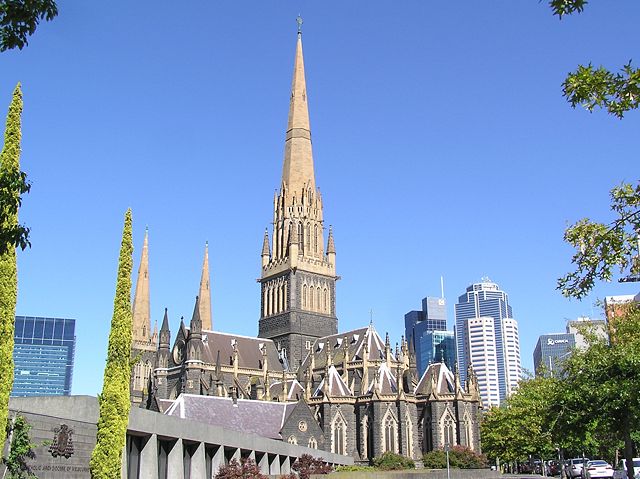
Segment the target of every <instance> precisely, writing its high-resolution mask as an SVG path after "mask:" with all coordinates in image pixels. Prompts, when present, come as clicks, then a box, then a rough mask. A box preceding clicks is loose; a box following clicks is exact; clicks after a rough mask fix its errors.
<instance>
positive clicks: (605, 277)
mask: <svg viewBox="0 0 640 479" xmlns="http://www.w3.org/2000/svg"><path fill="white" fill-rule="evenodd" d="M639 207H640V184H639V185H636V186H633V185H631V184H628V183H623V184H621V185H620V186H616V187H615V188H613V189H612V190H611V210H612V211H613V213H614V219H613V221H611V222H609V223H599V222H594V221H591V220H589V219H587V218H583V219H581V220H580V221H578V222H577V223H575V224H574V225H572V226H570V227H569V228H567V230H566V231H565V233H564V239H565V241H566V242H567V243H569V244H570V245H571V246H573V247H574V248H575V253H574V255H573V258H572V260H571V261H572V263H573V264H574V265H575V266H576V269H575V271H572V272H570V273H568V274H566V275H565V276H564V277H562V278H560V279H559V280H558V289H560V290H561V291H562V294H564V295H565V296H567V297H573V298H577V299H581V298H584V297H585V296H586V295H587V294H589V292H590V291H591V290H592V289H593V287H594V286H595V284H596V281H611V280H612V279H613V277H614V274H615V273H616V272H619V273H620V274H627V273H628V274H629V275H630V277H631V278H634V277H637V276H638V275H640V257H639V253H638V249H637V248H638V247H640V245H639V244H638V235H639V234H640V209H639ZM627 278H628V277H627ZM622 279H623V280H624V279H625V278H622Z"/></svg>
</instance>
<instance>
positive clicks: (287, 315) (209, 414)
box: [131, 31, 482, 462]
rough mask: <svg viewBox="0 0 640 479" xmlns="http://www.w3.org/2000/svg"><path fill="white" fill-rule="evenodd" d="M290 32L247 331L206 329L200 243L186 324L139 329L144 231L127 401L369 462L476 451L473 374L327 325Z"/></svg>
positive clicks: (330, 304)
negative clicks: (289, 70)
mask: <svg viewBox="0 0 640 479" xmlns="http://www.w3.org/2000/svg"><path fill="white" fill-rule="evenodd" d="M307 101H308V96H307V88H306V80H305V73H304V59H303V52H302V35H301V33H300V31H299V32H298V37H297V44H296V53H295V62H294V71H293V82H292V85H291V97H290V105H289V116H288V123H287V130H286V135H285V146H284V161H283V167H282V182H281V184H280V190H279V192H278V193H277V194H276V196H275V198H274V200H273V208H274V212H273V230H272V232H271V236H269V231H265V234H264V238H263V243H262V251H261V276H260V280H259V282H260V317H259V321H258V336H257V337H246V336H241V335H237V334H232V333H223V332H219V331H216V330H215V329H214V327H213V323H212V312H211V291H210V289H209V258H208V247H205V251H204V261H203V267H202V276H201V280H200V289H199V292H198V296H197V297H196V299H195V304H194V310H193V315H192V318H191V320H190V322H189V324H188V325H187V324H185V322H184V321H181V322H180V326H179V329H178V331H176V332H174V334H173V338H172V334H171V331H170V329H169V318H168V313H167V311H166V310H165V313H164V318H163V320H162V325H161V327H160V330H159V331H158V329H157V323H156V327H155V328H154V329H153V331H152V330H151V318H150V308H149V274H148V271H149V244H148V233H145V238H144V245H143V249H142V255H141V260H140V268H139V270H138V278H137V283H136V289H135V297H134V302H133V343H132V357H133V358H134V359H135V365H134V368H133V371H132V378H131V401H132V403H133V404H134V405H136V406H139V407H144V408H148V409H153V410H156V411H158V412H160V413H163V414H169V415H176V416H179V417H183V418H187V419H191V420H196V421H199V422H203V423H208V424H211V425H213V426H225V427H227V428H231V429H234V428H235V429H237V430H243V431H249V432H255V433H256V434H258V435H262V436H264V437H271V438H276V439H280V440H282V441H288V442H290V443H292V444H298V445H304V446H308V447H310V448H314V449H324V450H327V451H331V452H335V453H339V454H344V455H350V456H353V457H354V458H355V459H356V461H360V462H368V461H370V460H371V459H373V458H375V457H377V456H380V455H381V454H383V453H384V452H385V451H392V452H396V453H398V454H402V455H404V456H407V457H411V458H413V459H420V458H421V457H422V454H424V453H425V452H428V451H431V450H434V449H439V448H443V447H444V446H445V445H451V446H453V445H463V446H467V447H469V448H471V449H473V450H474V451H478V452H479V451H480V435H479V420H480V410H481V407H482V405H481V400H480V395H479V390H478V384H477V381H476V376H475V374H474V372H473V370H469V371H467V372H466V373H467V374H466V378H467V379H466V382H465V384H462V383H461V380H460V375H459V373H458V371H453V372H452V371H450V370H449V369H448V368H447V366H446V365H445V364H444V363H434V364H431V365H430V366H429V367H428V368H427V370H426V371H425V373H424V374H423V375H422V377H418V376H417V368H416V363H415V354H414V346H413V338H406V339H405V338H402V341H401V343H400V344H396V345H395V348H394V347H392V345H391V344H390V341H389V336H388V334H387V335H385V337H384V339H383V337H382V336H381V335H380V334H378V332H377V331H376V329H375V328H374V326H373V324H368V325H365V326H363V327H361V328H358V329H354V330H351V331H344V332H339V330H338V318H337V316H336V281H337V279H338V276H337V274H336V248H335V244H334V237H333V231H332V229H331V228H329V229H328V235H327V238H326V243H325V223H324V218H323V199H322V196H321V195H320V191H319V189H318V188H317V187H316V183H315V175H314V162H313V152H312V142H311V127H310V123H309V108H308V103H307Z"/></svg>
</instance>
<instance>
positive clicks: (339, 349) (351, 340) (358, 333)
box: [300, 324, 396, 371]
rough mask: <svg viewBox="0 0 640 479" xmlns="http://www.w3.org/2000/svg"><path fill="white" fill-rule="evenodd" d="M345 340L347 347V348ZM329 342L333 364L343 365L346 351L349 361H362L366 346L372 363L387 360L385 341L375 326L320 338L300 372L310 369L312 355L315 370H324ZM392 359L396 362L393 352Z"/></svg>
mask: <svg viewBox="0 0 640 479" xmlns="http://www.w3.org/2000/svg"><path fill="white" fill-rule="evenodd" d="M345 340H346V341H347V347H346V348H345V343H344V342H345ZM327 341H328V343H329V348H330V349H329V355H330V357H331V363H332V364H341V363H342V361H343V360H344V351H345V349H346V350H347V351H348V356H349V360H350V361H351V360H354V359H355V360H360V359H362V356H363V354H364V345H365V344H366V345H367V347H368V349H369V359H370V360H372V361H376V360H382V359H385V353H384V340H383V339H382V338H381V337H380V335H379V334H378V332H377V331H376V329H375V328H374V327H373V324H370V325H369V326H367V327H364V328H358V329H353V330H351V331H346V332H343V333H338V334H332V335H331V336H324V337H322V338H318V339H316V340H315V342H314V343H313V347H312V348H311V350H310V351H309V354H308V355H307V357H306V358H305V359H304V361H303V362H302V365H301V367H300V371H304V370H305V369H307V368H308V367H309V363H310V361H311V355H312V354H313V357H314V365H315V368H316V369H318V368H323V367H324V366H325V363H326V360H327V352H326V350H325V348H326V347H327ZM391 359H392V360H393V361H395V360H396V358H395V355H394V354H393V352H391Z"/></svg>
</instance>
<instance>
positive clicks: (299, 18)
mask: <svg viewBox="0 0 640 479" xmlns="http://www.w3.org/2000/svg"><path fill="white" fill-rule="evenodd" d="M296 23H297V24H298V35H302V24H303V23H304V22H303V21H302V17H301V16H300V14H298V18H296Z"/></svg>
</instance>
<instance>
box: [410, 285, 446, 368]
mask: <svg viewBox="0 0 640 479" xmlns="http://www.w3.org/2000/svg"><path fill="white" fill-rule="evenodd" d="M404 331H405V337H406V338H407V341H413V346H414V348H415V352H416V365H417V366H418V374H419V375H420V376H422V374H423V373H424V371H425V370H426V369H427V367H428V366H429V364H431V363H433V362H442V361H444V363H445V364H446V365H447V367H448V368H449V369H450V370H451V371H453V370H454V368H455V364H456V351H455V349H456V348H455V340H454V335H453V331H447V302H446V301H445V299H444V298H432V297H427V298H424V299H423V300H422V310H421V311H409V312H408V313H407V314H405V315H404Z"/></svg>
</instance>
